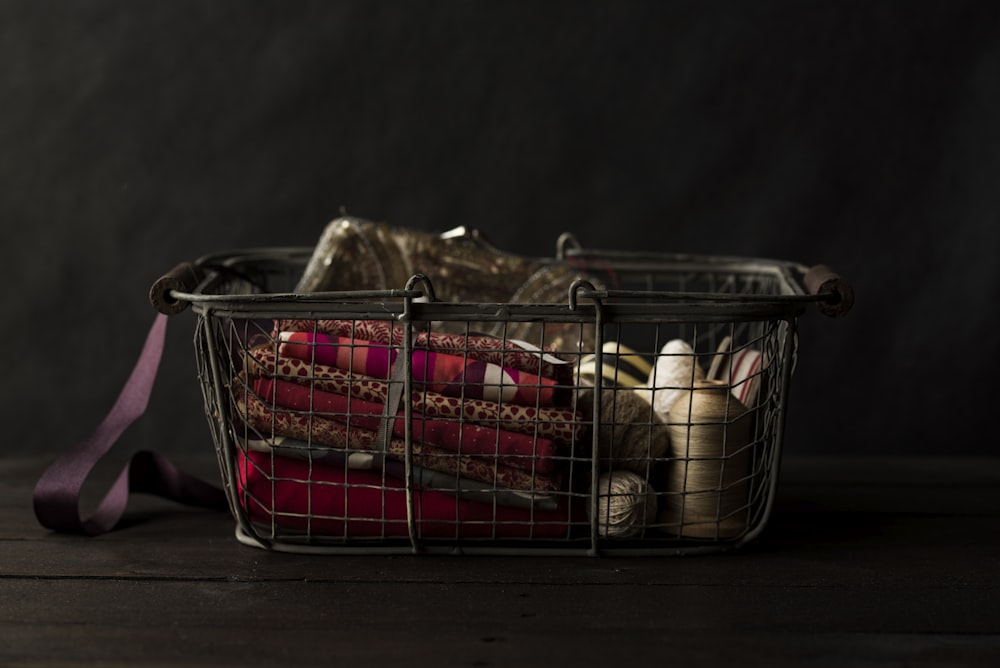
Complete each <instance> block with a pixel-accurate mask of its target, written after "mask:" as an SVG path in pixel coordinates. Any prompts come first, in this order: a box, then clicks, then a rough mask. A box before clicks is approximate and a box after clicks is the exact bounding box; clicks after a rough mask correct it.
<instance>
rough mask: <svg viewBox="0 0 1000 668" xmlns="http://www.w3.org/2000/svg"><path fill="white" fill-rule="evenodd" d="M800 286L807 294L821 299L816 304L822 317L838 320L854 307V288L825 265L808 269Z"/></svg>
mask: <svg viewBox="0 0 1000 668" xmlns="http://www.w3.org/2000/svg"><path fill="white" fill-rule="evenodd" d="M802 284H803V285H804V286H805V288H806V290H807V291H808V292H809V294H811V295H815V296H817V297H822V299H820V300H819V302H818V304H819V310H820V313H822V314H823V315H828V316H830V317H831V318H838V317H840V316H842V315H846V314H847V312H848V311H850V310H851V307H852V306H854V288H852V287H851V284H850V283H848V282H847V281H845V280H844V279H843V278H841V277H840V275H839V274H837V273H836V272H834V271H833V270H832V269H830V267H828V266H826V265H825V264H817V265H815V266H812V267H810V268H809V270H808V271H806V273H805V276H803V278H802Z"/></svg>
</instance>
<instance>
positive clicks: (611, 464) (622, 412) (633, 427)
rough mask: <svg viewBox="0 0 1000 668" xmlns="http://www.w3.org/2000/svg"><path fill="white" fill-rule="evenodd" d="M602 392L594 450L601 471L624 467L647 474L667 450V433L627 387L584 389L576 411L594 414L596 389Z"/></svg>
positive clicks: (644, 404)
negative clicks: (595, 447)
mask: <svg viewBox="0 0 1000 668" xmlns="http://www.w3.org/2000/svg"><path fill="white" fill-rule="evenodd" d="M596 391H600V393H601V414H600V416H599V425H598V430H597V434H598V436H597V451H596V452H595V453H594V456H596V457H597V458H598V461H599V464H598V465H599V467H600V469H601V470H602V471H618V470H621V469H627V470H630V471H635V472H636V473H639V474H640V475H643V476H646V475H648V473H649V468H650V467H651V466H652V465H653V464H654V463H655V460H657V459H661V458H663V457H666V456H667V454H668V453H669V450H670V432H669V430H668V428H667V425H666V423H665V422H664V421H663V420H662V419H661V418H660V417H659V416H657V415H656V413H655V412H654V411H653V409H652V407H651V406H650V405H649V402H648V401H646V399H645V398H643V396H642V395H641V394H639V393H638V392H636V391H634V390H630V389H626V388H614V389H610V388H609V389H602V390H597V389H596V388H595V389H590V388H587V389H584V390H581V391H580V393H579V394H578V396H577V404H576V407H577V410H578V411H579V412H581V413H582V414H583V415H584V416H586V417H587V418H592V417H593V415H594V397H595V392H596Z"/></svg>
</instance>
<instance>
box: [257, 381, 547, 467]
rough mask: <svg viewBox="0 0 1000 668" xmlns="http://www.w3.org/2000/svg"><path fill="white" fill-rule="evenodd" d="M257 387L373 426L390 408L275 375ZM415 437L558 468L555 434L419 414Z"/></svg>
mask: <svg viewBox="0 0 1000 668" xmlns="http://www.w3.org/2000/svg"><path fill="white" fill-rule="evenodd" d="M253 391H254V394H256V395H257V396H258V397H261V398H262V399H264V400H265V401H268V402H273V403H274V405H275V406H276V407H280V408H290V409H293V410H297V411H303V412H310V411H311V412H312V413H313V414H315V415H318V416H323V417H330V418H333V419H334V420H337V421H339V422H345V423H347V424H349V425H351V426H352V427H361V428H362V429H369V430H371V431H378V429H379V425H380V423H381V417H380V416H381V415H382V413H383V412H384V409H383V406H382V405H381V404H377V403H374V402H371V401H364V400H362V399H357V398H354V397H351V396H349V395H344V394H337V393H334V392H325V391H323V390H318V389H315V388H309V387H305V386H303V385H297V384H295V383H290V382H287V381H284V380H277V379H272V378H257V379H256V380H254V381H253ZM396 416H397V418H400V419H396V420H393V426H392V433H393V434H395V435H396V436H397V437H399V438H405V437H406V422H405V421H404V420H403V419H402V418H403V416H404V413H403V411H398V412H397V413H396ZM411 438H412V440H414V441H417V442H419V443H424V444H427V445H436V446H438V447H441V448H444V449H446V450H450V451H453V452H456V453H459V454H463V455H486V456H489V457H495V458H496V460H497V461H498V462H500V463H502V464H506V465H507V466H513V467H515V468H520V469H525V470H527V471H536V472H538V473H551V472H552V471H553V470H554V469H555V460H554V459H553V457H555V454H556V448H555V444H554V443H553V442H552V441H551V440H548V439H544V438H533V437H531V436H528V435H526V434H517V433H513V432H508V431H503V430H500V429H493V428H490V427H484V426H480V425H474V424H462V423H461V422H458V421H454V420H451V421H448V420H434V419H427V418H424V417H422V416H420V415H415V416H413V420H412V434H411Z"/></svg>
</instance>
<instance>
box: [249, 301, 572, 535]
mask: <svg viewBox="0 0 1000 668" xmlns="http://www.w3.org/2000/svg"><path fill="white" fill-rule="evenodd" d="M402 337H403V331H402V329H400V328H398V326H397V327H394V326H393V323H391V322H388V321H351V320H284V321H280V320H279V321H276V322H275V326H274V332H273V336H272V341H271V342H269V343H267V344H263V345H260V346H257V347H253V348H250V349H249V350H247V351H246V355H245V359H244V363H243V372H242V373H241V374H240V375H239V376H238V377H237V378H236V379H234V382H233V385H232V388H233V397H234V401H235V405H236V409H237V411H238V412H239V414H240V416H241V417H242V419H243V421H244V422H245V423H246V425H247V426H248V427H249V428H250V429H249V430H248V431H247V434H250V435H252V437H250V438H248V439H245V442H244V448H243V449H244V450H246V452H245V453H241V457H242V458H243V459H242V460H241V461H243V464H244V465H249V464H254V466H252V467H250V468H253V469H254V470H259V466H260V461H259V458H260V456H261V452H260V451H261V450H268V449H269V450H270V451H271V452H270V454H271V455H272V457H271V459H270V460H269V461H272V462H273V461H275V460H276V459H278V457H280V456H282V455H293V456H294V455H295V454H298V455H299V456H300V457H308V458H309V460H310V462H309V463H310V466H312V467H313V468H312V469H310V470H311V471H312V473H310V475H311V476H312V477H310V478H308V480H310V481H314V480H316V479H317V476H319V477H320V478H324V477H325V478H328V479H331V480H332V479H338V480H341V486H340V489H339V490H334V487H336V485H334V486H333V487H331V486H329V485H327V487H326V489H328V490H330V491H331V494H330V496H333V497H338V498H344V497H343V488H344V487H348V488H349V487H351V486H353V485H354V484H355V483H356V484H357V485H360V486H362V487H364V486H365V485H368V484H369V483H370V482H371V480H370V479H369V478H370V477H371V476H373V475H374V476H375V477H376V478H378V479H380V480H382V479H384V478H385V475H386V474H387V473H388V474H389V475H390V476H392V475H402V472H403V467H402V466H401V464H400V462H402V461H404V459H405V457H406V449H407V447H406V436H407V421H406V420H405V419H403V418H404V417H405V406H402V405H398V406H397V405H392V404H391V402H392V401H393V398H394V396H398V392H396V393H394V392H393V389H394V385H395V386H396V387H398V384H399V383H401V377H400V376H399V375H398V373H397V372H398V366H399V364H401V362H402V360H401V357H402V356H401V353H402V343H403V341H402ZM412 349H413V355H412V357H411V364H410V367H411V368H410V374H411V375H410V378H411V382H412V393H411V395H410V400H411V403H410V411H411V421H410V424H409V436H410V443H411V447H410V452H411V465H412V467H411V474H412V480H413V482H414V483H415V484H416V485H418V486H422V487H426V488H434V489H436V490H437V491H436V492H435V493H436V494H440V493H442V492H444V491H445V490H447V492H448V494H446V495H445V496H446V498H450V499H451V500H452V503H451V504H435V503H432V504H430V505H429V506H427V507H429V508H439V509H440V508H443V509H445V511H446V512H445V515H447V517H438V518H437V519H438V520H442V521H455V520H456V513H457V512H458V510H459V509H460V508H466V509H465V511H464V512H465V513H466V514H469V513H472V515H471V516H476V514H475V513H474V512H472V511H471V510H469V509H468V508H467V507H466V506H467V505H468V504H470V503H472V504H474V505H473V508H474V507H475V504H479V505H483V506H485V508H484V509H482V511H483V512H487V513H497V512H499V511H498V507H501V506H503V507H505V509H504V512H513V511H514V510H515V508H514V507H515V506H522V507H526V510H525V509H517V510H518V511H520V512H529V513H532V512H560V511H566V506H567V504H566V503H564V502H563V501H564V499H565V498H566V495H565V494H560V493H559V492H560V491H563V490H564V489H565V485H564V478H565V474H566V471H565V466H564V464H565V462H566V461H568V459H569V458H568V456H567V455H569V454H570V449H571V447H572V445H573V444H574V443H575V442H576V441H578V440H579V439H580V438H581V437H582V436H583V433H582V432H583V431H584V430H585V428H586V425H585V423H584V420H582V419H580V418H579V417H578V416H577V414H576V413H575V412H574V410H573V409H572V408H571V407H570V406H569V400H570V394H571V387H570V385H569V379H570V378H571V374H572V365H571V364H568V363H566V362H564V361H563V360H560V359H559V358H558V357H556V356H554V355H553V354H551V353H550V352H548V351H542V350H537V349H532V348H531V347H530V346H521V345H520V344H515V343H512V342H509V341H507V342H505V341H503V340H501V339H497V338H494V337H488V336H474V335H456V334H446V333H437V332H435V333H428V332H422V333H420V334H419V335H416V336H415V337H414V341H413V345H412ZM387 414H388V415H389V416H394V417H395V419H390V420H386V419H384V416H386V415H387ZM380 429H382V430H386V431H387V433H386V434H384V436H385V437H384V438H380V437H379V432H380ZM251 442H252V445H249V443H251ZM359 462H360V463H359ZM281 465H282V466H291V464H288V463H287V462H282V464H281ZM324 467H325V468H324ZM365 469H376V470H375V471H372V470H368V471H366V470H365ZM317 470H322V473H317V472H316V471H317ZM379 476H381V478H380V477H379ZM269 477H270V476H265V478H269ZM243 478H244V479H243V482H244V483H245V484H248V483H249V482H252V480H253V479H254V477H253V476H246V475H244V476H243ZM403 484H404V483H403V482H402V481H398V485H403ZM398 485H395V484H394V485H391V486H393V487H395V486H398ZM379 486H385V483H380V484H379ZM273 493H274V492H273V490H272V491H271V492H268V494H273ZM338 493H339V496H338ZM355 496H356V497H362V496H363V495H362V494H358V493H356V494H355ZM457 497H462V499H461V503H462V504H463V505H461V506H460V505H456V504H457ZM432 498H433V497H432ZM483 500H486V501H488V504H487V503H483ZM311 503H313V504H315V503H316V500H315V498H314V499H313V500H312V501H311ZM426 505H427V504H425V506H426ZM379 508H381V506H379ZM372 510H376V511H378V512H374V513H369V512H367V510H365V509H361V510H360V512H361V515H363V516H368V515H372V514H374V515H376V516H377V515H378V514H379V512H383V511H381V510H378V508H376V509H372ZM355 512H359V509H357V508H355V509H353V510H352V511H351V516H352V517H353V516H355ZM564 515H565V513H564ZM563 519H564V520H565V519H566V517H565V516H564V517H563Z"/></svg>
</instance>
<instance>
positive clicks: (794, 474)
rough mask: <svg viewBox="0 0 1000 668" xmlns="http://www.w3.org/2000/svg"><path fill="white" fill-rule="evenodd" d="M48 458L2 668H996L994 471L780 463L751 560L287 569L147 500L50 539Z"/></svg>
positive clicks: (2, 554) (325, 561)
mask: <svg viewBox="0 0 1000 668" xmlns="http://www.w3.org/2000/svg"><path fill="white" fill-rule="evenodd" d="M45 463H46V462H45V460H44V459H40V458H35V459H10V458H7V459H4V460H2V461H0V527H2V528H0V596H2V598H0V640H2V642H0V665H3V666H28V665H30V666H36V665H55V666H79V665H107V666H139V665H150V666H175V665H176V666H197V665H233V666H258V665H288V666H310V665H322V666H354V665H358V666H382V665H386V666H388V665H392V666H398V665H410V666H412V665H429V666H430V665H433V666H574V667H578V666H612V667H614V668H625V667H626V666H628V667H630V666H639V665H648V666H665V667H670V666H681V665H713V666H714V665H734V666H745V665H751V666H756V665H760V666H769V667H773V666H776V665H808V666H837V667H838V668H839V667H842V666H853V665H862V666H983V667H986V666H990V667H994V666H998V665H1000V531H998V526H997V520H998V519H1000V459H899V458H891V459H890V458H878V457H872V458H826V457H809V458H804V457H786V459H785V462H784V466H783V472H782V477H781V486H780V489H779V497H778V502H777V505H776V507H775V510H774V513H773V515H772V518H771V523H770V526H769V527H768V528H767V530H766V531H765V534H764V536H763V537H762V538H761V539H760V540H759V541H758V542H757V543H755V544H753V545H752V546H750V547H749V548H747V549H745V550H743V551H741V552H740V553H737V554H726V555H712V556H697V557H670V558H587V557H579V558H562V557H560V558H548V557H546V558H536V557H505V558H494V557H481V556H479V557H451V556H376V557H372V556H365V557H359V556H336V557H316V556H299V555H289V554H276V553H269V552H264V551H262V550H257V549H253V548H248V547H244V546H242V545H240V544H238V543H237V542H236V540H235V538H234V536H233V530H234V523H233V521H232V519H231V518H229V517H228V516H227V515H223V514H215V513H209V512H203V511H196V510H190V509H187V508H183V507H180V506H176V505H173V504H171V503H169V502H166V501H162V500H158V499H141V498H140V499H136V502H135V503H134V505H133V506H132V508H134V509H133V510H132V511H130V514H129V517H128V522H129V526H127V527H125V528H123V529H121V530H118V531H116V532H113V533H111V534H108V535H105V536H102V537H99V538H78V537H73V536H63V535H55V534H51V533H49V532H47V531H46V530H44V529H42V528H41V527H40V526H39V525H38V524H37V523H36V522H35V519H34V516H33V515H32V512H31V501H30V491H31V487H32V485H33V483H34V480H35V479H36V478H37V476H38V474H39V473H40V472H41V470H42V469H43V467H44V465H45ZM184 465H185V466H186V467H188V468H190V469H193V470H194V471H196V472H200V473H202V474H203V475H207V476H211V477H214V476H215V471H214V469H213V466H214V464H213V462H212V461H211V460H210V459H207V458H206V459H194V460H190V461H185V462H184Z"/></svg>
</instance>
